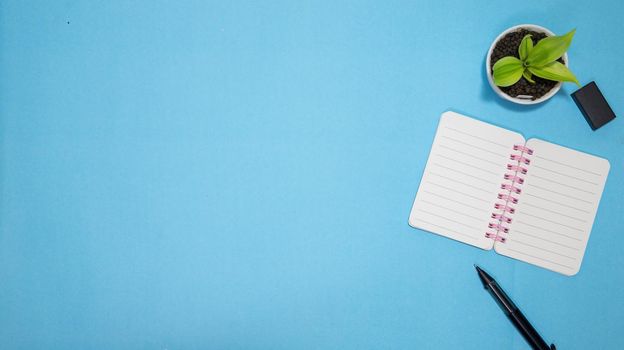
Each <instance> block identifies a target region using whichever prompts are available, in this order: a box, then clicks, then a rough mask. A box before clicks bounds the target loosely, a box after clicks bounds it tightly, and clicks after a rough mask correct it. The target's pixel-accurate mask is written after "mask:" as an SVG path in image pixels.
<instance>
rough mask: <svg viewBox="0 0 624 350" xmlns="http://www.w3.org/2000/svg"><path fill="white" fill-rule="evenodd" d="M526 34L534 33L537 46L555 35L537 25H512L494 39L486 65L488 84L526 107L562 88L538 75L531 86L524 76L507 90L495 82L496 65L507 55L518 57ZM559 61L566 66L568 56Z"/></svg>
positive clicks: (499, 93) (512, 100)
mask: <svg viewBox="0 0 624 350" xmlns="http://www.w3.org/2000/svg"><path fill="white" fill-rule="evenodd" d="M527 34H531V39H532V41H533V44H534V45H535V44H537V42H538V41H540V40H541V39H543V38H545V37H547V36H554V35H555V34H554V33H553V32H551V31H550V30H548V29H546V28H544V27H541V26H538V25H534V24H520V25H517V26H513V27H511V28H509V29H507V30H505V31H504V32H502V33H501V34H500V35H499V36H498V37H497V38H496V39H495V40H494V42H493V43H492V45H491V46H490V50H489V51H488V54H487V59H486V62H485V70H486V73H487V78H488V82H489V83H490V86H491V87H492V89H493V90H494V92H496V94H498V95H499V96H500V97H502V98H504V99H506V100H508V101H511V102H513V103H518V104H523V105H531V104H537V103H541V102H544V101H546V100H548V99H550V98H551V97H553V96H554V95H555V94H556V93H557V92H558V91H559V89H561V84H562V82H560V81H553V80H548V79H542V78H540V77H537V76H535V75H534V76H533V77H532V78H533V80H534V82H535V83H530V82H529V81H528V80H527V79H526V78H525V77H521V78H520V80H519V81H518V82H517V83H515V84H513V85H511V86H507V87H500V86H497V85H496V84H495V83H494V79H493V76H492V74H493V67H494V64H495V63H496V62H497V61H498V60H500V59H501V58H503V57H505V56H514V57H516V58H517V57H519V54H518V47H519V46H520V42H521V41H522V38H524V36H525V35H527ZM557 61H559V62H561V63H563V64H564V65H565V66H566V67H567V66H568V54H567V53H564V54H563V56H561V57H560V58H559V59H558V60H557Z"/></svg>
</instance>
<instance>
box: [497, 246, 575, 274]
mask: <svg viewBox="0 0 624 350" xmlns="http://www.w3.org/2000/svg"><path fill="white" fill-rule="evenodd" d="M509 250H510V251H512V252H516V253H518V254H521V255H526V256H530V257H532V258H535V259H538V260H542V261H545V262H548V263H551V264H555V265H559V266H563V267H565V268H568V269H570V270H574V268H573V267H572V266H568V265H564V264H560V263H558V262H555V261H552V260H549V259H544V258H542V257H539V256H535V255H532V254H528V253H525V252H522V251H519V250H517V249H513V248H509Z"/></svg>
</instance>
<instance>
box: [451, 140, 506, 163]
mask: <svg viewBox="0 0 624 350" xmlns="http://www.w3.org/2000/svg"><path fill="white" fill-rule="evenodd" d="M441 137H442V138H445V139H448V140H451V141H455V142H458V143H461V144H462V145H464V146H468V147H472V148H476V149H478V150H480V151H483V152H488V153H491V154H493V155H495V156H497V157H502V158H507V156H503V155H501V154H500V153H496V152H493V151H490V150H489V149H486V148H482V147H478V146H475V145H472V144H469V143H466V142H464V141H461V140H457V139H454V138H452V137H449V136H446V135H442V136H441Z"/></svg>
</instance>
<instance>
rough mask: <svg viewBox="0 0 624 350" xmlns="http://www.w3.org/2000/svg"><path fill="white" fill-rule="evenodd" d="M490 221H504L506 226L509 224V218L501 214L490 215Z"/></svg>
mask: <svg viewBox="0 0 624 350" xmlns="http://www.w3.org/2000/svg"><path fill="white" fill-rule="evenodd" d="M492 219H496V220H500V221H504V222H506V223H508V224H511V218H510V217H507V216H505V215H503V214H496V213H492Z"/></svg>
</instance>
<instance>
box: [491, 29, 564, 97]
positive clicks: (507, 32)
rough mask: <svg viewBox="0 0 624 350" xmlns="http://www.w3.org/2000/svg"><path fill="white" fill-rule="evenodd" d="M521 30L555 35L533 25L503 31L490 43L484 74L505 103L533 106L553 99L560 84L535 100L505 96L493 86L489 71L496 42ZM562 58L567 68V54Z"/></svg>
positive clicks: (498, 88)
mask: <svg viewBox="0 0 624 350" xmlns="http://www.w3.org/2000/svg"><path fill="white" fill-rule="evenodd" d="M521 28H524V29H528V30H531V31H534V32H538V33H545V34H546V35H547V36H554V35H555V33H553V32H551V31H550V30H548V29H546V28H544V27H541V26H538V25H535V24H520V25H517V26H513V27H511V28H509V29H507V30H505V31H504V32H502V33H500V35H499V36H497V37H496V39H494V41H493V42H492V45H491V46H490V49H489V50H488V54H487V58H486V59H485V72H486V74H487V78H488V82H489V83H490V86H491V87H492V89H493V90H494V92H496V94H497V95H498V96H500V97H502V98H504V99H505V100H507V101H511V102H513V103H517V104H521V105H534V104H538V103H541V102H544V101H546V100H548V99H549V98H551V97H553V96H554V95H555V94H556V93H557V92H558V91H559V89H561V82H558V83H557V85H555V86H554V87H553V88H552V89H551V90H550V91H548V92H547V93H546V94H545V95H544V96H542V97H540V98H537V99H535V100H532V99H531V98H532V96H524V95H520V96H518V97H511V96H509V95H507V94H506V93H504V92H503V90H501V89H500V87H498V86H496V84H494V79H493V78H492V71H491V69H490V59H491V57H492V51H494V46H496V43H498V41H499V40H501V39H502V38H503V37H504V36H505V35H507V34H509V33H511V32H515V31H516V30H518V29H521ZM562 58H563V64H565V66H566V67H567V66H568V54H567V53H564V54H563V56H562Z"/></svg>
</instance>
